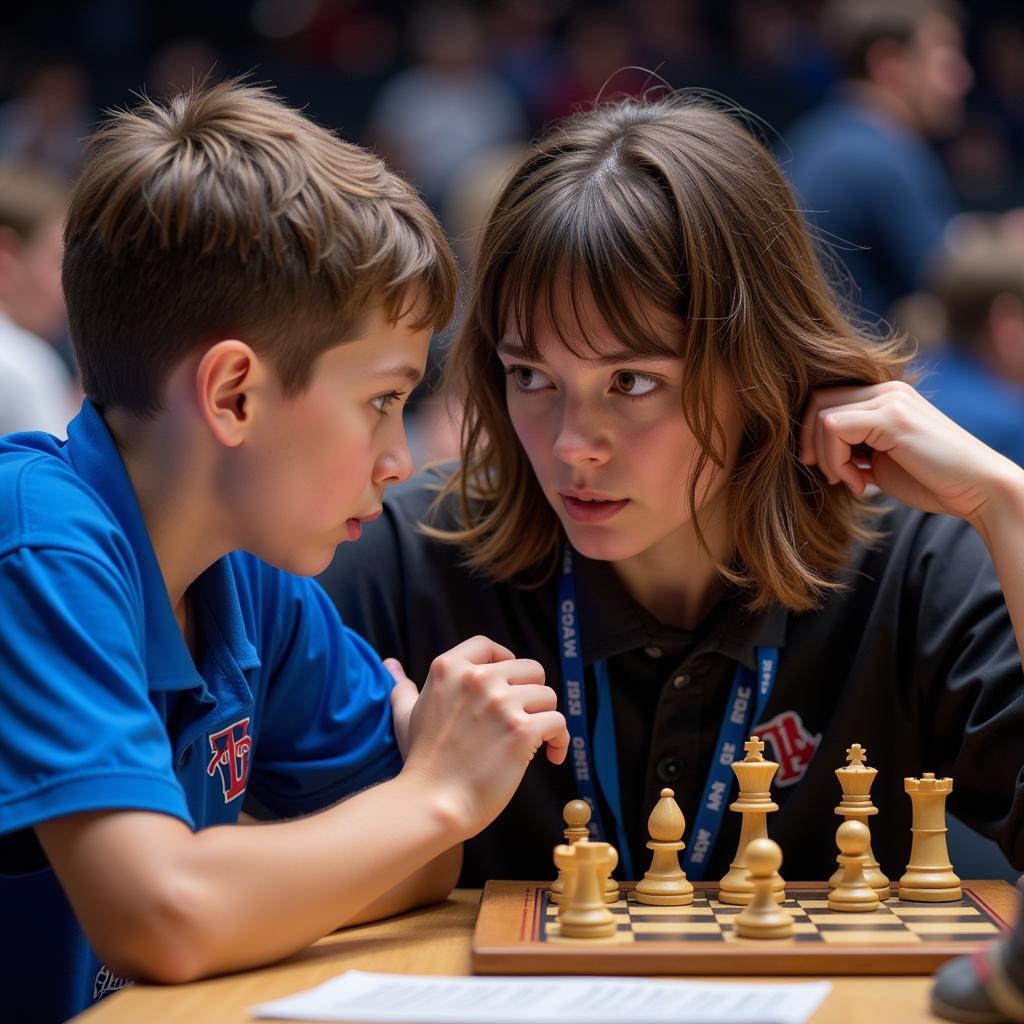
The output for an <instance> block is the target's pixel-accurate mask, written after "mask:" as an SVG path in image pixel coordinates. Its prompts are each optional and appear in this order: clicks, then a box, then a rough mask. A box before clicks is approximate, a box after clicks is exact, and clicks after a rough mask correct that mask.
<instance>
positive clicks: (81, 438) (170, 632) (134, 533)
mask: <svg viewBox="0 0 1024 1024" xmlns="http://www.w3.org/2000/svg"><path fill="white" fill-rule="evenodd" d="M68 453H69V457H70V459H71V463H72V465H73V466H74V468H75V471H76V472H77V473H78V475H79V476H80V477H81V478H82V480H84V481H85V482H86V483H87V484H88V485H89V486H90V487H91V488H92V489H93V490H94V491H95V492H96V493H97V494H98V495H99V496H100V498H102V499H103V501H104V502H105V504H106V505H107V507H108V508H109V509H110V511H111V512H112V513H113V516H114V518H115V519H116V520H117V522H118V523H119V524H120V526H121V529H122V530H123V531H124V534H125V537H126V539H127V541H128V543H129V545H130V546H131V548H132V551H133V552H134V554H135V560H136V564H137V566H138V569H139V577H140V582H141V585H142V599H143V618H144V624H145V625H144V636H145V652H144V653H145V666H146V677H147V680H148V684H149V688H150V690H189V689H193V688H201V689H205V688H206V683H205V682H204V680H203V678H202V676H201V675H200V674H199V672H198V671H197V669H196V667H195V664H194V663H193V661H192V656H191V654H190V653H189V650H188V648H187V647H186V645H185V640H184V638H183V637H182V635H181V630H180V629H179V628H178V622H177V620H176V619H175V617H174V609H173V608H172V606H171V600H170V596H169V595H168V593H167V584H166V582H165V581H164V577H163V573H162V572H161V571H160V565H159V563H158V562H157V558H156V552H155V551H154V550H153V544H152V541H151V540H150V537H149V531H148V530H147V529H146V524H145V521H144V520H143V518H142V510H141V509H140V508H139V502H138V498H137V497H136V495H135V489H134V488H133V487H132V482H131V479H130V478H129V476H128V472H127V470H126V469H125V466H124V461H123V460H122V458H121V453H120V452H119V451H118V449H117V445H116V443H115V441H114V438H113V436H112V435H111V433H110V429H109V428H108V427H107V424H106V422H105V421H104V419H103V416H102V415H101V414H100V411H99V409H97V408H96V406H95V405H93V404H92V402H90V401H89V400H88V399H86V401H85V402H84V403H83V404H82V409H81V411H80V412H79V413H78V415H77V416H76V417H75V418H74V419H73V420H72V421H71V422H70V423H69V424H68ZM194 586H196V588H197V589H196V596H197V597H198V598H199V600H198V601H197V605H198V606H199V609H198V610H199V611H200V614H201V615H202V616H203V624H204V627H207V624H208V623H209V622H210V621H211V619H212V620H213V621H214V622H215V623H216V625H217V627H218V632H219V636H212V635H209V630H208V628H207V630H206V633H207V642H208V643H209V644H210V645H212V646H214V647H222V648H226V650H227V652H228V653H229V656H230V657H231V658H232V659H233V660H234V661H235V662H236V663H237V664H238V667H239V668H240V669H243V670H244V669H246V668H250V667H253V666H254V665H258V664H259V659H258V658H257V657H256V650H255V648H254V647H253V645H252V642H251V641H250V639H249V637H248V636H247V634H246V630H245V624H244V621H243V619H242V614H241V608H240V605H239V600H238V594H237V591H236V589H235V584H234V579H233V576H232V574H231V571H230V567H229V565H228V561H227V559H226V558H222V559H220V560H219V561H218V562H216V563H215V564H214V565H213V566H211V567H210V568H209V569H208V570H207V571H206V572H205V573H203V575H202V576H201V577H200V578H199V580H197V581H196V584H194Z"/></svg>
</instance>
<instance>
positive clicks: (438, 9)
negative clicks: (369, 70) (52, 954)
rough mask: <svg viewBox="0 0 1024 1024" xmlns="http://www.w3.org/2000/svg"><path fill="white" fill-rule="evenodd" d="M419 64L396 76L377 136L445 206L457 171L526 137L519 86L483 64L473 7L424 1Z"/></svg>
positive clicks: (373, 121)
mask: <svg viewBox="0 0 1024 1024" xmlns="http://www.w3.org/2000/svg"><path fill="white" fill-rule="evenodd" d="M410 32H411V34H412V41H413V46H414V48H415V50H416V52H417V56H418V58H419V63H417V64H416V65H415V66H413V67H411V68H409V69H408V70H407V71H403V72H401V73H400V74H398V75H396V76H395V77H394V78H393V79H391V81H390V82H388V84H387V85H385V86H384V88H383V89H382V90H381V93H380V95H379V97H378V99H377V102H376V104H375V105H374V109H373V111H372V113H371V115H370V128H369V135H370V142H371V144H373V145H374V146H375V147H376V148H377V149H378V151H379V152H380V154H381V155H382V156H383V157H384V158H385V160H387V161H388V162H389V163H390V164H391V165H392V166H394V168H395V169H396V170H398V171H400V172H401V173H403V174H405V175H407V176H408V177H409V178H411V179H412V181H413V182H414V183H415V184H416V185H417V186H418V187H419V188H420V189H421V190H422V192H423V194H424V197H425V198H426V200H427V201H428V202H429V203H430V204H431V205H432V206H433V207H434V209H438V208H439V206H440V203H441V201H442V198H443V196H444V193H445V190H446V189H447V187H448V185H449V182H450V181H451V180H452V178H453V177H454V175H455V174H456V173H457V172H458V170H459V168H461V167H462V166H463V165H464V164H465V163H466V162H467V161H469V160H472V159H473V158H474V157H477V156H479V155H480V154H481V153H484V152H485V151H486V150H488V149H490V148H492V147H495V146H499V145H502V144H504V143H506V142H510V141H514V140H515V139H519V138H522V137H523V136H525V134H526V131H527V126H526V119H525V117H524V114H523V110H522V107H521V106H520V103H519V101H518V99H517V98H516V96H515V94H514V93H513V92H512V90H511V89H510V88H509V87H508V86H507V85H506V84H505V83H504V82H503V81H502V80H501V79H500V78H499V77H498V76H497V75H496V74H494V73H493V72H491V71H490V70H489V69H488V68H487V67H486V66H485V64H484V56H485V52H484V50H485V48H484V38H483V26H482V24H481V22H480V19H479V17H478V16H477V14H476V13H475V12H474V11H473V9H472V8H471V7H469V6H460V5H454V4H451V5H449V4H446V5H436V4H425V5H423V6H422V7H420V8H419V9H418V10H417V11H416V13H415V14H414V16H413V17H412V19H411V21H410Z"/></svg>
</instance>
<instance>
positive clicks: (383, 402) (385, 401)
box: [370, 391, 402, 416]
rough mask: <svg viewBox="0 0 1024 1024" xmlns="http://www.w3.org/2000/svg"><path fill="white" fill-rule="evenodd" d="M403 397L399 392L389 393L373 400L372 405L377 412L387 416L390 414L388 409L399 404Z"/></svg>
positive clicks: (371, 400)
mask: <svg viewBox="0 0 1024 1024" xmlns="http://www.w3.org/2000/svg"><path fill="white" fill-rule="evenodd" d="M401 397H402V395H401V394H400V393H399V392H398V391H389V392H388V393H387V394H386V395H378V396H377V397H376V398H371V399H370V404H371V405H372V406H373V407H374V409H376V410H377V412H379V413H382V414H383V415H385V416H386V415H387V414H388V407H389V406H390V405H392V404H393V403H394V402H397V401H398V400H399V399H400V398H401Z"/></svg>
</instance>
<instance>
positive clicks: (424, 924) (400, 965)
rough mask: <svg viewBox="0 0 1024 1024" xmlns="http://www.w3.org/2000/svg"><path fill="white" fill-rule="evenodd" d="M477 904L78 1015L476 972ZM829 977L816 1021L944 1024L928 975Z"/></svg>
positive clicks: (200, 1023) (107, 1020) (151, 1018)
mask: <svg viewBox="0 0 1024 1024" xmlns="http://www.w3.org/2000/svg"><path fill="white" fill-rule="evenodd" d="M479 900H480V892H479V890H475V889H461V890H459V889H457V890H456V891H455V892H454V893H453V894H452V897H451V898H450V899H449V900H447V901H446V902H445V903H442V904H439V905H437V906H435V907H429V908H427V909H425V910H417V911H412V912H410V913H408V914H403V915H402V916H401V917H395V918H391V919H390V920H388V921H382V922H379V923H377V924H371V925H364V926H362V927H359V928H352V929H349V930H347V931H344V932H338V933H337V934H335V935H330V936H328V937H327V938H326V939H322V940H321V941H320V942H318V943H316V944H315V945H313V946H311V947H309V949H306V950H303V952H301V953H299V954H297V955H296V956H294V957H292V958H291V959H290V960H286V961H284V962H282V963H279V964H274V965H273V966H272V967H264V968H262V969H260V970H255V971H249V972H246V973H244V974H233V975H230V976H228V977H224V978H214V979H212V980H209V981H199V982H196V983H195V984H192V985H177V986H154V985H133V986H130V987H128V988H126V989H123V990H122V991H121V992H118V993H116V994H115V995H113V996H109V997H108V998H107V999H105V1000H103V1001H102V1002H100V1003H99V1004H97V1005H96V1006H95V1007H94V1008H93V1009H91V1010H88V1011H87V1012H86V1013H84V1014H82V1015H81V1016H79V1017H76V1018H75V1019H76V1020H77V1021H81V1022H82V1024H143V1022H144V1024H181V1022H183V1021H184V1022H186V1024H205V1022H207V1021H209V1022H215V1024H242V1022H247V1021H251V1020H252V1018H250V1017H249V1016H248V1009H249V1007H250V1006H253V1005H255V1004H256V1003H261V1002H266V1001H267V1000H269V999H276V998H279V997H281V996H285V995H290V994H292V993H294V992H299V991H301V990H302V989H306V988H311V987H312V986H313V985H317V984H319V983H320V982H323V981H326V980H327V979H328V978H332V977H334V976H335V975H337V974H341V973H342V972H343V971H347V970H353V969H359V970H363V971H386V972H401V973H403V974H447V975H465V974H469V973H470V970H469V951H470V939H471V937H472V932H473V923H474V921H475V920H476V911H477V905H478V903H479ZM723 980H724V979H723ZM744 980H747V981H762V980H763V981H768V982H774V983H778V982H779V981H780V980H794V979H779V978H773V979H769V978H764V979H761V978H745V979H744ZM826 980H828V981H831V982H832V985H833V989H832V992H831V993H830V995H829V996H828V998H827V999H826V1001H825V1002H824V1003H823V1004H822V1005H821V1007H820V1008H819V1009H818V1012H817V1013H816V1014H815V1015H814V1017H813V1018H812V1020H813V1024H883V1022H888V1021H893V1022H896V1021H898V1022H899V1024H917V1022H922V1021H929V1022H933V1024H934V1022H935V1021H936V1020H937V1018H935V1017H933V1016H932V1015H931V1014H930V1013H929V1012H928V993H929V990H930V988H931V979H930V978H927V977H902V978H899V977H886V978H875V977H869V978H864V977H861V978H849V977H847V978H828V979H826Z"/></svg>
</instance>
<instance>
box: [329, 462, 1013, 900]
mask: <svg viewBox="0 0 1024 1024" xmlns="http://www.w3.org/2000/svg"><path fill="white" fill-rule="evenodd" d="M433 483H434V484H436V478H434V479H433ZM434 496H435V491H434V489H433V488H432V481H431V478H430V476H428V475H421V476H419V477H416V478H414V479H413V480H411V481H408V482H407V483H406V484H403V485H401V486H399V487H397V488H394V489H393V490H392V491H391V492H390V493H389V496H388V498H387V499H386V501H385V514H384V515H383V516H382V517H381V519H380V520H378V521H377V522H374V523H372V524H367V526H366V528H365V532H364V536H363V539H362V540H361V541H360V542H359V543H358V544H345V545H342V547H341V548H339V550H338V553H337V555H336V557H335V560H334V562H333V563H332V565H331V567H330V568H329V569H328V570H327V571H326V573H325V574H324V576H323V577H322V578H321V582H323V583H324V585H325V586H326V587H327V589H328V591H329V592H330V593H331V594H332V596H333V598H334V600H335V601H336V603H337V604H338V606H339V608H340V609H341V612H342V614H343V616H344V618H345V620H346V621H347V622H348V624H349V625H351V626H352V627H353V628H354V629H356V630H357V631H358V632H360V633H362V634H363V635H364V636H365V637H366V638H367V639H368V640H369V641H370V643H372V644H373V645H374V646H375V647H376V648H377V649H378V651H379V652H380V653H381V655H382V656H384V657H387V656H393V657H397V658H399V659H400V660H401V662H402V664H403V665H404V666H405V669H406V671H407V672H408V674H409V675H410V677H411V678H413V679H415V680H417V681H418V682H421V683H422V681H423V680H424V679H425V678H426V676H427V673H428V671H429V668H430V663H431V661H432V660H433V658H434V657H436V656H437V654H439V653H441V652H442V651H444V650H447V649H448V648H450V647H453V646H455V645H456V644H458V643H460V642H461V641H462V640H464V639H465V638H466V637H468V636H471V635H473V634H475V633H483V634H485V635H487V636H489V637H491V638H492V639H493V640H495V641H497V642H499V643H501V644H504V645H505V646H507V647H509V648H510V649H511V650H512V651H513V652H515V654H516V655H517V656H520V657H530V658H535V659H536V660H538V661H540V662H541V663H542V664H543V666H544V668H545V671H546V673H547V679H548V683H549V684H550V685H551V686H554V687H555V688H556V689H557V690H558V691H559V694H560V695H561V667H560V662H559V658H558V636H557V630H556V616H555V612H556V593H555V586H556V584H555V581H554V580H551V581H550V582H549V583H547V584H545V585H543V586H540V587H533V588H524V587H520V586H516V585H514V584H512V583H494V582H493V581H490V580H488V579H486V578H485V577H484V576H482V575H481V574H479V573H471V572H470V571H468V570H467V569H465V568H464V567H463V566H462V565H461V552H460V550H459V549H458V548H457V547H455V546H453V545H450V544H445V543H441V542H439V541H436V540H433V539H431V538H430V537H427V536H425V535H424V534H422V533H421V532H420V531H419V530H418V529H417V527H416V524H417V522H419V521H421V520H424V519H425V518H427V513H428V509H429V506H430V504H431V502H432V500H433V498H434ZM451 521H452V520H451V519H450V518H449V517H448V514H447V512H446V511H442V513H441V514H440V517H439V518H436V519H435V520H434V522H435V523H437V524H438V525H450V523H451ZM879 527H880V529H881V530H882V531H883V533H884V537H883V539H882V540H881V541H880V542H879V543H877V544H876V545H875V546H874V547H872V548H864V549H858V550H856V551H854V552H853V553H852V555H851V559H850V563H849V566H848V568H847V569H846V570H844V571H843V573H842V574H841V578H842V581H843V582H844V584H845V585H846V589H844V590H842V591H839V592H836V593H834V594H832V595H831V596H829V597H827V598H826V599H825V601H824V603H823V604H822V607H821V608H820V609H819V610H816V611H814V612H809V613H804V614H792V613H789V612H787V611H786V609H784V608H781V607H775V608H773V609H771V610H769V611H767V612H764V613H759V614H750V613H748V612H746V611H745V610H744V608H743V601H742V595H741V594H739V593H733V594H730V595H728V596H727V597H726V598H724V599H723V600H722V601H721V602H720V603H719V605H718V606H717V607H716V608H715V609H714V610H713V611H712V612H710V613H709V614H708V615H707V616H706V618H705V619H704V621H703V622H701V623H700V625H699V626H698V628H697V629H695V630H693V631H685V630H680V629H676V628H674V627H671V626H666V625H664V624H662V623H660V622H658V621H657V620H656V619H654V618H653V617H652V616H651V615H650V614H648V612H647V611H646V610H645V609H644V608H642V607H641V606H640V605H638V604H637V603H636V602H635V601H634V600H633V599H632V598H631V597H630V596H629V594H627V593H626V591H625V589H624V588H623V587H622V585H621V583H620V582H619V580H618V578H617V576H616V575H615V573H614V571H613V570H612V568H611V567H610V565H609V564H608V563H604V562H597V561H592V560H589V559H586V558H582V557H579V556H577V558H576V567H577V570H576V575H577V578H576V590H577V598H578V606H579V621H580V634H581V649H582V654H583V661H584V664H585V666H587V675H588V685H590V686H591V687H592V685H593V681H592V679H591V674H592V673H591V669H590V666H592V665H593V663H594V662H595V661H598V660H601V659H606V660H607V664H608V671H609V677H610V680H611V687H612V704H613V713H614V722H615V735H616V747H617V754H618V762H619V774H620V793H621V799H622V812H623V818H624V826H625V830H626V835H627V836H628V837H629V843H630V846H631V853H632V859H633V864H634V873H635V874H636V875H638V876H639V875H640V874H642V872H643V871H644V870H645V869H646V867H647V866H648V864H649V861H650V852H649V851H648V850H647V849H646V842H647V840H648V838H649V837H648V833H647V817H648V815H649V814H650V812H651V810H652V809H653V808H654V805H655V803H656V802H657V800H658V793H659V791H660V790H661V789H662V788H663V787H664V786H666V785H667V786H670V787H671V788H672V789H674V790H675V793H676V799H677V800H678V802H679V804H680V806H681V808H682V810H683V813H684V815H685V817H686V821H687V832H686V834H685V835H684V837H683V839H684V841H685V842H687V843H689V842H690V841H691V836H690V826H691V825H692V824H693V821H694V819H695V817H696V811H697V804H698V801H699V800H700V799H701V796H702V793H703V790H704V785H705V781H706V778H707V774H708V767H709V765H710V763H711V759H712V758H713V757H714V756H715V755H716V753H717V752H716V750H715V743H716V740H717V738H718V731H719V727H720V726H721V723H722V717H723V715H724V714H725V711H726V707H725V705H726V702H727V700H728V696H729V692H730V688H731V682H732V678H733V675H734V673H735V670H736V664H737V662H742V663H743V664H745V665H747V666H748V667H749V668H751V669H753V668H754V658H755V648H756V647H759V646H772V647H778V648H780V660H779V668H778V675H777V679H776V684H775V687H774V690H773V692H772V695H771V699H770V700H769V702H768V705H767V707H766V708H765V710H764V712H763V714H762V715H761V720H760V721H759V722H758V723H756V726H755V728H752V729H751V732H754V731H757V732H759V733H760V734H761V736H762V738H763V739H764V740H765V741H766V750H765V756H766V757H769V758H771V759H772V760H775V761H777V762H779V770H778V772H777V773H776V777H775V782H774V784H773V790H772V792H773V798H774V800H775V802H776V803H777V804H778V805H779V811H778V812H777V813H774V814H771V815H769V819H768V832H769V835H771V836H772V837H773V838H774V839H776V840H777V841H778V842H779V844H780V845H781V847H782V852H783V858H784V859H783V866H782V874H783V876H784V877H786V878H788V879H790V880H794V881H795V880H820V879H824V878H827V877H828V876H829V875H831V873H832V871H833V870H834V868H835V854H836V848H835V830H836V828H837V826H838V825H839V824H840V823H841V820H842V819H840V818H839V817H837V816H836V814H835V808H836V806H837V805H838V804H839V801H840V799H841V798H842V793H841V790H840V786H839V783H838V781H837V780H836V777H835V775H834V770H835V769H836V768H840V767H842V766H843V765H845V763H846V749H847V748H848V747H849V746H850V745H851V744H852V743H860V744H862V745H863V746H865V747H866V748H867V761H868V764H870V765H872V766H874V767H876V768H877V769H878V775H877V777H876V779H875V782H874V786H873V789H872V794H871V795H872V799H873V802H874V803H875V805H876V806H877V807H878V809H879V813H878V815H876V816H874V817H873V818H871V820H870V826H871V829H872V847H873V850H874V853H875V856H876V857H877V858H878V860H879V861H880V863H881V865H882V868H883V870H884V871H885V872H886V873H887V874H889V876H890V877H891V878H892V879H893V880H896V879H898V878H899V876H900V875H901V874H902V873H903V871H904V870H905V866H906V861H907V858H908V855H909V851H910V840H911V834H910V823H911V804H910V799H909V797H908V796H907V795H906V793H905V792H904V788H903V780H904V778H905V777H909V776H920V775H921V774H922V772H926V771H933V772H935V773H936V774H938V775H951V776H952V777H953V779H954V789H953V794H952V796H951V797H950V800H949V809H950V810H951V811H952V812H954V813H955V814H957V816H958V817H960V818H961V819H962V820H963V821H965V822H966V823H967V824H968V825H970V826H971V827H972V828H974V829H976V830H977V831H979V832H981V833H982V834H984V835H987V836H989V837H991V838H993V839H995V840H996V841H998V842H999V843H1000V845H1001V846H1002V848H1003V850H1004V852H1005V853H1006V855H1007V857H1008V858H1009V859H1010V861H1011V862H1012V863H1013V864H1014V865H1015V866H1016V867H1017V868H1024V674H1022V672H1021V665H1020V659H1019V656H1018V652H1017V647H1016V642H1015V638H1014V634H1013V630H1012V627H1011V624H1010V621H1009V616H1008V614H1007V611H1006V607H1005V604H1004V602H1003V598H1002V593H1001V590H1000V587H999V583H998V580H997V578H996V575H995V571H994V569H993V566H992V563H991V560H990V558H989V556H988V552H987V551H986V549H985V547H984V545H983V543H982V541H981V539H980V538H979V537H978V535H977V534H976V533H975V531H974V530H973V529H972V528H971V527H970V526H969V525H968V524H966V523H965V522H963V521H961V520H959V519H954V518H950V517H946V516H934V515H928V514H925V513H920V512H916V511H914V510H911V509H906V508H903V507H902V506H898V507H893V508H892V509H891V510H890V511H888V512H887V513H886V514H885V515H884V516H883V517H882V518H881V520H880V521H879ZM589 692H590V693H591V694H592V693H593V690H591V691H589ZM560 703H561V701H560ZM594 710H595V701H594V699H593V697H591V700H589V701H588V713H589V714H590V715H591V717H593V714H594ZM591 725H593V722H591ZM735 794H736V787H735V785H733V789H732V791H731V795H730V799H735ZM577 795H578V794H577V792H576V786H575V781H574V778H573V773H572V768H571V765H570V764H569V762H568V760H567V761H566V763H565V764H563V765H561V766H557V767H556V766H553V765H551V764H550V763H549V762H548V761H547V759H546V758H545V757H544V756H543V755H542V754H538V756H537V757H536V758H534V760H533V762H532V763H531V765H530V767H529V769H528V770H527V773H526V776H525V778H524V780H523V783H522V785H521V786H520V787H519V789H518V791H517V792H516V794H515V796H514V797H513V798H512V801H511V802H510V803H509V805H508V807H507V808H506V810H505V811H504V812H503V813H502V814H501V815H500V816H499V818H498V819H497V821H495V822H494V823H493V824H492V825H491V826H490V827H489V828H487V829H485V830H484V831H483V832H482V833H481V834H480V835H479V836H477V837H476V838H475V839H473V840H471V841H470V842H469V843H467V844H466V856H465V866H464V869H463V878H462V883H463V884H465V885H480V884H482V883H483V882H484V881H485V880H486V879H488V878H523V879H546V878H548V877H549V876H553V871H554V869H553V866H552V863H551V851H552V847H553V846H554V844H555V843H557V842H560V841H561V840H562V836H561V830H562V828H564V823H563V821H562V813H561V812H562V807H563V805H564V804H565V803H566V802H567V801H569V800H571V799H573V798H574V797H576V796H577ZM603 815H604V820H605V823H606V825H608V826H609V827H611V816H610V812H609V811H608V809H607V808H603ZM739 818H740V815H738V814H735V813H727V814H726V815H725V816H724V820H723V822H722V828H721V833H720V835H719V837H718V842H717V845H716V847H715V849H714V851H713V854H712V856H711V858H710V861H709V866H708V871H707V875H706V877H707V878H708V879H711V880H717V879H718V878H719V877H721V875H722V874H724V873H725V871H726V870H728V865H729V862H730V860H731V859H732V858H733V856H734V854H735V852H736V844H737V841H738V838H739V825H740V821H739ZM608 838H609V839H611V840H612V841H613V842H614V835H611V836H609V837H608ZM954 867H955V865H954Z"/></svg>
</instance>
